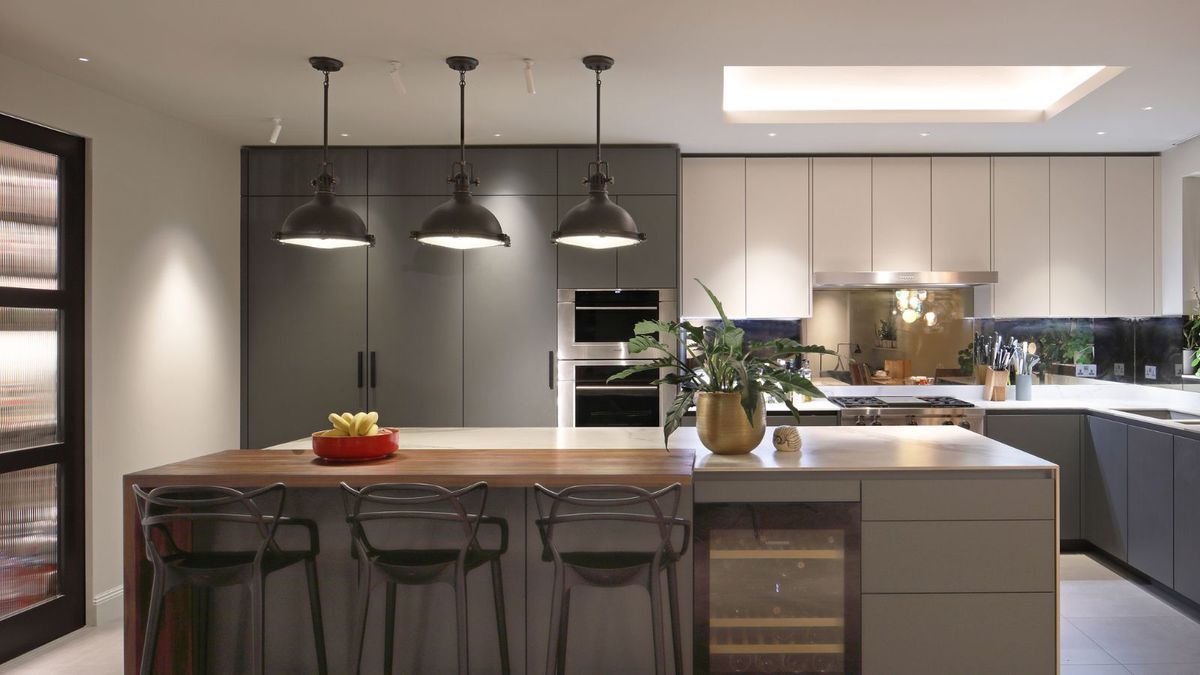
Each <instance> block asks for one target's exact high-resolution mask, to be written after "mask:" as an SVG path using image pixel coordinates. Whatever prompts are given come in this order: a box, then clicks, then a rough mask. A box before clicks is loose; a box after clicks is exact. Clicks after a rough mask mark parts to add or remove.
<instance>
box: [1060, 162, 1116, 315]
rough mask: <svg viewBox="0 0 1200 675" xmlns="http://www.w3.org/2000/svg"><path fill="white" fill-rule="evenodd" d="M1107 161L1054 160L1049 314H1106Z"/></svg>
mask: <svg viewBox="0 0 1200 675" xmlns="http://www.w3.org/2000/svg"><path fill="white" fill-rule="evenodd" d="M1103 262H1104V158H1103V157H1051V158H1050V315H1051V316H1102V315H1103V314H1104V292H1103V289H1104V264H1103Z"/></svg>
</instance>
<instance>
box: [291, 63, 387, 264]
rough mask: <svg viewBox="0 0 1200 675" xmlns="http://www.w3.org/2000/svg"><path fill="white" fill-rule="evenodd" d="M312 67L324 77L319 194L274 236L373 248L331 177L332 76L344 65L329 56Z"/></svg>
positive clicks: (312, 244)
mask: <svg viewBox="0 0 1200 675" xmlns="http://www.w3.org/2000/svg"><path fill="white" fill-rule="evenodd" d="M308 62H309V63H310V64H312V67H313V68H314V69H316V70H317V71H320V72H321V73H324V75H325V108H324V124H323V126H322V136H321V146H322V147H321V175H320V176H317V179H316V180H314V181H313V182H312V185H313V187H314V188H316V193H315V194H314V195H313V199H312V201H311V202H309V203H307V204H305V205H303V206H301V207H299V208H297V209H296V210H295V211H292V212H291V213H290V214H288V217H287V218H285V219H284V221H283V227H282V228H281V229H280V231H279V232H277V233H276V234H275V239H276V241H278V242H280V243H283V244H296V245H298V246H308V247H311V248H346V247H350V246H374V245H375V235H372V234H367V226H366V224H365V223H363V221H362V218H359V217H358V214H357V213H355V212H354V211H351V210H350V209H348V208H346V207H345V206H342V205H340V204H338V203H337V202H336V200H335V197H336V195H334V194H333V186H334V184H335V183H337V179H336V178H334V177H333V175H332V174H331V173H330V169H331V168H332V166H333V164H332V163H330V161H329V74H330V73H336V72H337V71H339V70H341V69H342V62H341V61H339V60H337V59H332V58H329V57H328V56H314V57H312V58H310V59H309V60H308Z"/></svg>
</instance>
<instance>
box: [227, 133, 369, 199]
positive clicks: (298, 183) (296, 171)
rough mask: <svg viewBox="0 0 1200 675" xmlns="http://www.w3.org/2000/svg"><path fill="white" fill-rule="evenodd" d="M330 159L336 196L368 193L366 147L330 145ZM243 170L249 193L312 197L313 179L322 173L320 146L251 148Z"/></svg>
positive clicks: (267, 195)
mask: <svg viewBox="0 0 1200 675" xmlns="http://www.w3.org/2000/svg"><path fill="white" fill-rule="evenodd" d="M329 161H330V162H332V163H333V167H332V169H331V171H332V173H333V175H334V177H335V178H337V185H336V186H335V188H334V189H335V190H336V191H337V193H338V194H339V195H343V196H344V195H365V194H367V150H366V148H330V149H329ZM246 173H247V174H248V180H247V189H248V190H249V192H248V193H247V194H249V195H251V196H264V197H284V196H297V197H299V196H305V195H307V196H309V197H311V196H312V193H313V186H312V181H313V179H314V178H316V177H317V176H319V175H321V148H306V147H291V148H287V147H285V148H253V149H251V150H249V156H248V157H247V164H246ZM285 215H286V214H285Z"/></svg>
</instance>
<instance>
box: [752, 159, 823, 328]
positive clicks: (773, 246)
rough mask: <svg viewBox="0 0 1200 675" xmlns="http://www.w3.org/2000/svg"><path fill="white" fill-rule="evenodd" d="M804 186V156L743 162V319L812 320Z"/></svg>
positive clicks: (806, 168)
mask: <svg viewBox="0 0 1200 675" xmlns="http://www.w3.org/2000/svg"><path fill="white" fill-rule="evenodd" d="M808 183H809V160H808V159H807V158H800V157H789V158H782V157H781V158H766V157H761V158H758V157H756V158H749V159H747V160H746V314H747V315H748V316H753V317H759V318H798V317H807V316H812V268H811V265H810V263H809V257H810V256H809V233H810V229H809V221H808ZM780 185H789V186H791V189H789V190H782V191H781V190H780V189H779V186H780Z"/></svg>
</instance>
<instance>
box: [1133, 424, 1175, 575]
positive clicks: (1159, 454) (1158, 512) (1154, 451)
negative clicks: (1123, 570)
mask: <svg viewBox="0 0 1200 675" xmlns="http://www.w3.org/2000/svg"><path fill="white" fill-rule="evenodd" d="M1173 464H1174V448H1173V443H1172V439H1171V435H1170V434H1164V433H1162V432H1159V431H1151V430H1150V429H1143V428H1141V427H1134V426H1131V427H1129V564H1130V565H1133V566H1134V567H1136V568H1137V569H1139V570H1141V571H1143V572H1145V573H1146V574H1149V575H1150V576H1152V577H1154V578H1155V579H1157V580H1158V581H1161V582H1162V583H1164V584H1166V585H1168V586H1170V585H1171V582H1172V580H1173V579H1172V571H1173V569H1174V566H1175V562H1174V559H1173V557H1174V546H1173V544H1174V542H1173V541H1172V540H1173V539H1174V536H1175V535H1174V532H1173V529H1174V528H1173V517H1172V512H1173V511H1174V499H1173V496H1172V491H1173V488H1174V486H1173V485H1172V474H1173V473H1174V466H1173Z"/></svg>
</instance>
